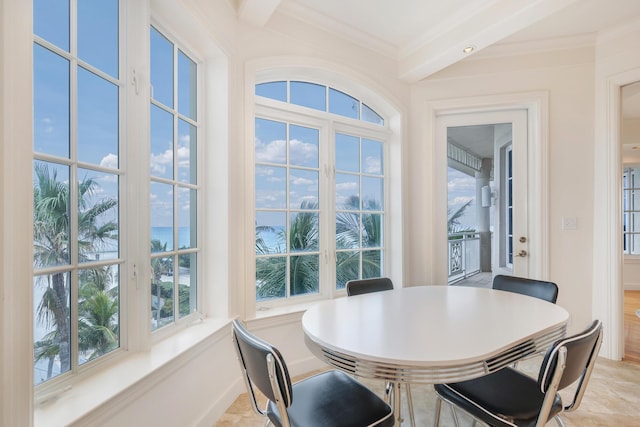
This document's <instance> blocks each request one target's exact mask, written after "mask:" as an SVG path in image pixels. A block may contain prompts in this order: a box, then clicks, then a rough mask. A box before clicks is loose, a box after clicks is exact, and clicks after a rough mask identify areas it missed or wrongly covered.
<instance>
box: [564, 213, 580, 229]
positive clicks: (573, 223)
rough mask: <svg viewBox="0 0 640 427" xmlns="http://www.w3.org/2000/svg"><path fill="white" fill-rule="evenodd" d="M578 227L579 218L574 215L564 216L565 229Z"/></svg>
mask: <svg viewBox="0 0 640 427" xmlns="http://www.w3.org/2000/svg"><path fill="white" fill-rule="evenodd" d="M577 228H578V219H577V218H576V217H574V216H571V217H564V218H562V229H563V230H576V229H577Z"/></svg>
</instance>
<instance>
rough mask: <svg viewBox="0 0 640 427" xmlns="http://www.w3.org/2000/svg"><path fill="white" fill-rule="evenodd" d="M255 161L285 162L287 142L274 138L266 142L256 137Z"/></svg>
mask: <svg viewBox="0 0 640 427" xmlns="http://www.w3.org/2000/svg"><path fill="white" fill-rule="evenodd" d="M255 143H256V151H255V153H256V162H260V163H285V162H286V160H287V142H286V141H285V140H282V139H276V140H273V141H270V142H268V143H264V142H262V141H261V140H260V139H258V138H256V140H255Z"/></svg>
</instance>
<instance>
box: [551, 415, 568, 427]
mask: <svg viewBox="0 0 640 427" xmlns="http://www.w3.org/2000/svg"><path fill="white" fill-rule="evenodd" d="M554 418H555V420H556V423H558V425H559V426H560V427H566V424H565V423H564V421H563V420H562V418H560V415H556V416H555V417H554Z"/></svg>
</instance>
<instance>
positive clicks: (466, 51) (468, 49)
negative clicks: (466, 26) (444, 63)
mask: <svg viewBox="0 0 640 427" xmlns="http://www.w3.org/2000/svg"><path fill="white" fill-rule="evenodd" d="M474 49H475V47H473V46H467V47H465V48H464V49H462V52H464V53H471V52H473V51H474Z"/></svg>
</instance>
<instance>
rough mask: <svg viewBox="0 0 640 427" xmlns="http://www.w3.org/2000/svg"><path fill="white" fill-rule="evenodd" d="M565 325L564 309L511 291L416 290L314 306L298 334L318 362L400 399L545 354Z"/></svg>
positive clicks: (329, 301) (411, 288) (395, 401)
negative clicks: (405, 387) (408, 386)
mask: <svg viewBox="0 0 640 427" xmlns="http://www.w3.org/2000/svg"><path fill="white" fill-rule="evenodd" d="M568 320H569V313H568V312H567V311H566V310H565V309H564V308H562V307H560V306H558V305H556V304H552V303H549V302H547V301H544V300H541V299H537V298H533V297H530V296H526V295H521V294H517V293H513V292H506V291H499V290H493V289H485V288H474V287H465V286H417V287H409V288H399V289H394V290H391V291H384V292H374V293H369V294H364V295H358V296H351V297H347V298H337V299H333V300H327V301H323V302H320V303H318V304H316V305H314V306H312V307H311V308H309V309H308V310H307V311H306V312H305V314H304V315H303V317H302V327H303V330H304V334H305V341H306V344H307V346H308V347H309V349H310V350H311V352H312V353H313V354H314V355H316V356H317V357H319V358H320V359H321V360H323V361H325V362H326V363H328V364H329V365H330V366H333V367H335V368H337V369H340V370H342V371H345V372H348V373H350V374H352V375H354V376H357V377H362V378H369V379H381V380H385V381H388V382H390V383H392V384H394V385H395V388H396V390H397V392H398V394H399V391H400V386H401V385H402V384H403V383H430V384H434V383H449V382H457V381H463V380H468V379H472V378H476V377H480V376H482V375H486V374H488V373H491V372H494V371H497V370H499V369H502V368H504V367H505V366H508V365H510V364H512V363H514V362H516V361H518V360H520V359H522V358H524V357H526V356H528V355H531V354H534V353H537V352H540V351H544V350H546V349H547V348H548V347H549V346H550V344H551V343H552V342H553V341H555V340H557V339H559V338H561V337H563V336H565V335H566V326H567V323H568ZM399 402H400V396H399V395H398V396H396V399H394V406H395V408H394V410H397V411H398V413H397V416H398V419H399V421H398V424H399V422H401V418H400V413H399V408H400V406H399V405H400V403H399Z"/></svg>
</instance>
